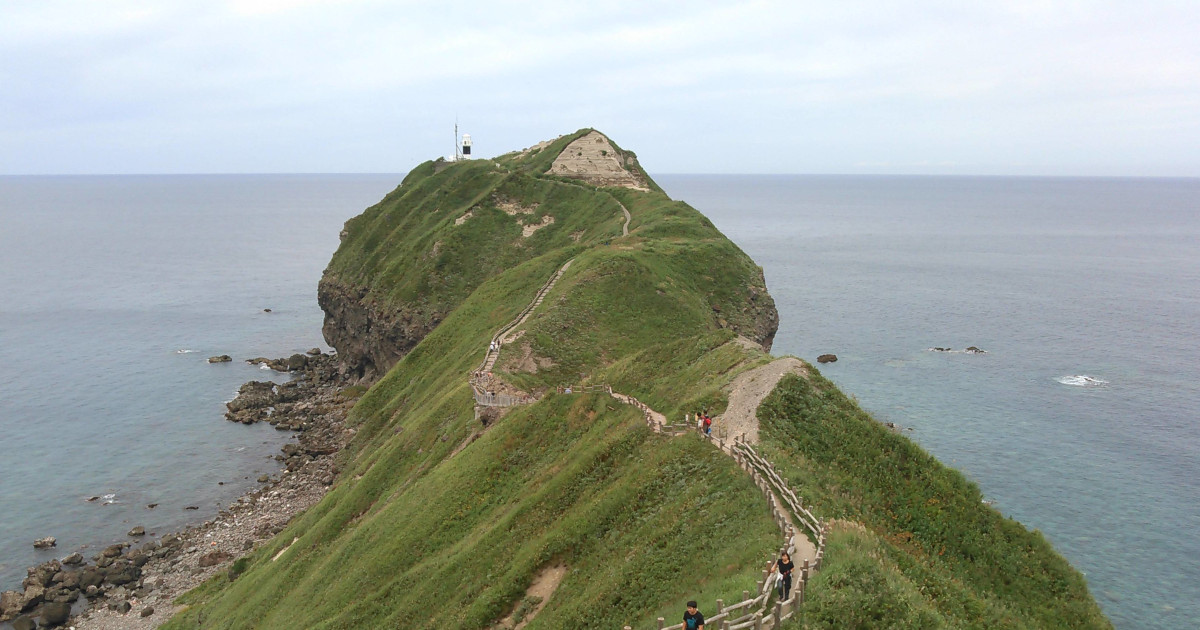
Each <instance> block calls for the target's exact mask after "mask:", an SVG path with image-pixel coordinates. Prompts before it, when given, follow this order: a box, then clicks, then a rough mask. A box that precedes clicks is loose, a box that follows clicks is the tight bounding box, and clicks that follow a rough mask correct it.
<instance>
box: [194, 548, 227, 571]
mask: <svg viewBox="0 0 1200 630" xmlns="http://www.w3.org/2000/svg"><path fill="white" fill-rule="evenodd" d="M232 559H233V555H232V554H229V553H226V552H224V551H212V552H209V553H206V554H204V555H203V556H200V560H199V561H197V562H196V564H197V565H198V566H200V567H215V566H217V565H218V564H221V563H222V562H226V561H228V560H232Z"/></svg>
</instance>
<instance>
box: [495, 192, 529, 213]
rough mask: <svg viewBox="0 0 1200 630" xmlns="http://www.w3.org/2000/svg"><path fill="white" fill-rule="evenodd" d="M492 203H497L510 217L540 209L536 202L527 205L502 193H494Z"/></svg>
mask: <svg viewBox="0 0 1200 630" xmlns="http://www.w3.org/2000/svg"><path fill="white" fill-rule="evenodd" d="M492 203H494V204H496V207H497V208H499V209H500V211H501V212H503V213H504V214H507V215H508V216H510V217H515V216H517V215H518V214H533V211H534V210H537V209H538V204H536V203H532V204H529V205H527V206H526V205H523V204H521V203H520V202H518V201H515V200H513V199H509V198H508V197H504V196H501V195H493V196H492Z"/></svg>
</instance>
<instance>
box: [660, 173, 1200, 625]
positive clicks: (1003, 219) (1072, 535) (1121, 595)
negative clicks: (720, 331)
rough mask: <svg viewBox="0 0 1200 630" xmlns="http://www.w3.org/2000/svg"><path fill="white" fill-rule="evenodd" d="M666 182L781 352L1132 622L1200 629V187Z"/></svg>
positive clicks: (745, 179) (925, 180) (1045, 182)
mask: <svg viewBox="0 0 1200 630" xmlns="http://www.w3.org/2000/svg"><path fill="white" fill-rule="evenodd" d="M656 179H657V180H658V181H659V183H660V184H662V185H663V187H664V188H666V189H667V191H668V192H669V193H670V194H671V196H672V197H674V198H676V199H684V200H686V201H688V202H689V203H691V204H692V205H693V206H695V207H696V208H697V209H699V210H701V211H702V212H704V213H705V214H706V215H708V216H709V217H710V218H711V219H712V220H713V222H714V223H715V224H716V225H717V227H718V228H720V229H721V230H722V231H723V232H724V233H725V234H726V235H728V236H729V237H730V238H732V239H733V240H734V241H735V242H737V243H738V244H739V245H740V246H741V247H742V248H743V249H744V250H745V251H746V252H747V253H748V254H750V255H751V256H752V257H753V258H754V259H755V260H756V261H758V263H759V264H761V265H762V266H763V268H764V271H765V274H766V278H767V286H768V288H769V289H770V291H771V294H772V295H773V296H774V298H775V300H776V304H777V306H778V308H779V312H780V320H781V321H780V330H779V334H778V337H777V338H776V341H775V348H774V350H775V353H776V354H789V353H790V354H796V355H798V356H800V357H803V358H806V359H808V360H809V361H814V360H815V358H816V357H817V355H819V354H823V353H826V352H832V353H835V354H837V355H838V357H839V360H838V362H837V363H834V364H827V365H823V366H821V368H820V369H821V372H822V373H823V374H825V375H826V376H828V377H829V378H831V379H832V380H833V381H835V382H836V383H838V385H839V386H841V387H842V388H843V389H844V390H845V391H847V392H848V393H850V394H853V395H854V396H856V397H857V398H858V400H859V401H860V403H861V404H862V405H863V406H864V407H865V408H866V409H867V410H869V411H871V412H872V413H873V414H874V415H875V416H876V417H877V418H879V419H881V420H885V421H891V422H895V423H898V424H900V425H903V426H907V427H912V428H913V432H912V433H911V434H910V435H911V436H912V437H913V438H914V439H915V440H917V441H918V442H919V443H920V444H922V445H923V446H924V447H925V448H927V449H928V450H930V451H931V452H932V453H934V454H935V455H936V456H937V457H938V458H939V459H941V460H942V461H943V462H945V463H947V464H950V465H952V466H955V467H956V468H959V469H960V470H962V471H963V472H965V473H966V474H967V476H968V477H970V478H971V479H973V480H975V481H976V482H977V483H979V485H980V487H981V488H982V490H983V492H984V494H985V495H986V496H987V497H989V498H990V499H994V500H995V501H996V506H997V507H998V508H999V509H1001V510H1002V511H1003V512H1004V513H1005V514H1006V515H1008V516H1011V517H1013V518H1015V519H1017V520H1020V521H1021V522H1023V523H1024V524H1025V525H1026V526H1028V527H1030V528H1036V529H1040V530H1041V531H1042V532H1044V533H1045V534H1046V535H1047V537H1048V538H1049V539H1050V540H1051V541H1052V542H1053V543H1054V545H1055V547H1056V548H1057V549H1058V550H1059V551H1060V552H1061V553H1063V554H1064V555H1065V556H1066V557H1067V558H1068V559H1069V560H1070V561H1071V562H1072V564H1073V565H1074V566H1076V567H1077V568H1079V569H1080V570H1081V571H1083V572H1084V573H1085V574H1086V576H1087V579H1088V582H1089V584H1090V587H1091V589H1092V592H1093V594H1094V595H1095V597H1096V599H1097V600H1098V601H1099V602H1100V604H1101V606H1102V607H1103V609H1104V611H1105V613H1106V614H1107V615H1109V617H1110V618H1111V619H1112V620H1113V622H1114V624H1116V626H1117V627H1118V628H1197V627H1200V564H1198V563H1197V562H1196V558H1198V557H1200V536H1197V535H1196V532H1197V530H1200V507H1198V506H1200V457H1198V456H1200V421H1198V419H1197V412H1198V411H1200V180H1195V179H1190V180H1180V179H1175V180H1170V179H1149V180H1146V179H1065V178H1038V179H1021V178H938V177H750V176H736V177H734V176H727V177H726V176H722V177H713V176H661V177H658V178H656ZM938 346H940V347H953V348H956V349H959V350H962V349H964V348H966V347H968V346H978V347H980V348H983V349H985V350H986V351H987V354H983V355H972V354H964V353H938V352H930V351H929V350H928V349H929V348H931V347H938ZM1083 377H1088V378H1083Z"/></svg>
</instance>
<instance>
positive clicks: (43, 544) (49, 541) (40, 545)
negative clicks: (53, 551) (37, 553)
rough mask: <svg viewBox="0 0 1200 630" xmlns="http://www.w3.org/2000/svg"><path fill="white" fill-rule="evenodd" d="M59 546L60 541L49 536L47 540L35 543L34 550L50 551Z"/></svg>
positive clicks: (43, 539)
mask: <svg viewBox="0 0 1200 630" xmlns="http://www.w3.org/2000/svg"><path fill="white" fill-rule="evenodd" d="M57 544H58V541H57V540H55V538H54V537H53V536H47V537H45V538H39V539H37V540H35V541H33V548H34V549H49V548H51V547H53V546H55V545H57Z"/></svg>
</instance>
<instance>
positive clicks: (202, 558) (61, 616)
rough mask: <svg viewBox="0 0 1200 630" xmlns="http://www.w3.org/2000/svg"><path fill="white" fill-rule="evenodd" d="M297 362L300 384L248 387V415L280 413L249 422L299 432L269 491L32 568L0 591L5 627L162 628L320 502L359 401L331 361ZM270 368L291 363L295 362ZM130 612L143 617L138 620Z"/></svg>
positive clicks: (317, 357)
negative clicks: (165, 529)
mask: <svg viewBox="0 0 1200 630" xmlns="http://www.w3.org/2000/svg"><path fill="white" fill-rule="evenodd" d="M293 356H295V355H293ZM299 356H301V357H304V359H305V366H304V368H303V371H302V372H301V373H300V374H298V375H297V378H296V379H295V380H293V381H290V382H288V383H285V384H283V385H275V384H274V383H267V384H265V386H264V385H263V384H254V382H251V383H247V385H244V386H243V389H246V388H247V386H250V387H249V391H254V392H258V393H259V394H262V395H261V396H259V397H258V398H253V397H251V398H250V399H248V400H247V401H245V402H243V403H241V404H242V405H244V407H243V408H242V411H252V412H263V411H264V409H263V408H261V407H259V406H257V405H261V404H265V403H270V406H273V407H274V410H273V411H272V412H270V413H265V414H263V416H264V417H262V418H258V417H257V416H255V419H254V420H251V422H250V423H252V422H255V421H258V420H259V419H262V420H267V421H270V422H271V423H272V424H275V425H276V428H279V429H287V430H295V431H297V441H296V442H295V443H289V444H287V445H285V447H284V449H282V453H281V454H280V455H278V456H277V459H278V460H280V462H281V463H282V464H283V466H284V468H285V469H284V470H283V471H282V472H281V473H280V474H278V475H271V476H265V477H266V479H267V483H265V484H264V485H262V486H260V487H259V488H257V489H255V490H253V491H250V492H248V493H246V494H244V495H242V496H241V497H239V498H238V499H237V500H236V501H234V502H233V503H232V504H230V506H229V507H228V508H226V509H224V510H222V511H221V512H220V513H219V514H217V515H216V516H215V517H213V518H211V519H209V520H207V521H205V522H203V523H200V524H198V525H194V526H190V527H188V528H186V529H184V530H182V531H180V532H178V533H174V534H168V535H165V536H163V537H162V538H161V539H159V540H148V541H146V542H145V543H143V544H140V545H134V544H131V543H129V542H121V543H116V544H111V545H109V546H107V547H104V548H103V549H102V550H101V551H100V552H98V553H97V554H96V555H95V556H94V558H93V559H92V560H91V561H87V560H85V558H84V556H83V554H82V553H80V552H78V551H76V552H73V553H71V554H70V555H67V556H66V557H64V558H63V559H62V560H50V561H48V562H44V563H42V564H39V565H37V566H34V567H31V568H29V570H28V577H26V579H25V580H24V581H23V582H22V583H21V588H20V590H10V591H4V592H2V593H0V623H3V622H10V621H11V622H13V624H14V628H17V627H29V628H36V627H54V626H57V625H60V624H64V623H67V622H68V621H69V622H70V623H71V624H72V625H73V626H74V627H75V628H76V630H113V629H122V630H124V629H133V630H149V629H151V628H156V627H158V626H159V625H161V624H163V623H165V622H166V620H167V619H169V618H170V617H171V615H172V614H173V613H174V612H175V611H176V610H177V607H176V605H175V604H174V600H175V598H176V597H178V596H179V595H180V594H182V593H183V592H185V591H187V590H190V589H192V588H194V587H196V586H198V585H199V584H200V583H202V582H203V581H205V580H207V579H208V578H210V577H212V576H213V575H214V574H216V573H218V572H221V571H227V570H228V567H229V565H230V563H231V562H232V561H233V560H235V559H236V558H239V557H242V556H244V555H246V554H247V553H249V552H251V551H252V550H253V549H254V548H256V547H257V546H258V545H260V544H262V543H263V542H265V541H266V540H269V539H270V538H271V537H273V536H274V535H275V534H278V533H279V532H281V531H283V529H284V528H285V527H286V526H287V524H288V522H290V521H291V519H292V518H293V517H294V516H296V515H297V514H299V513H300V512H302V511H304V510H306V509H308V508H309V507H311V506H313V505H315V504H316V503H317V502H318V501H320V500H321V498H322V497H323V496H324V495H325V493H326V492H327V491H328V490H329V486H330V485H331V484H333V482H334V481H335V480H336V477H337V474H338V469H337V466H336V464H335V462H334V455H335V454H336V453H337V452H338V451H340V450H341V449H342V448H343V447H344V446H345V445H346V444H347V443H348V442H349V440H350V438H351V437H353V434H354V431H353V429H348V428H345V426H344V420H345V417H346V414H347V412H348V411H349V409H350V407H351V406H353V402H354V399H353V398H348V397H345V396H342V395H341V394H340V392H341V389H342V386H343V385H345V384H346V383H344V382H343V381H342V380H341V379H340V378H339V377H338V376H337V367H336V359H335V358H334V357H333V355H312V356H307V357H305V356H304V355H299ZM289 359H290V357H289ZM273 361H275V362H280V364H281V365H286V362H287V361H288V359H276V360H273ZM266 392H269V395H268V394H266ZM239 398H240V396H239ZM235 400H237V399H235ZM230 415H235V414H234V412H233V411H231V412H230V413H228V414H226V417H230ZM230 419H231V420H232V419H234V418H230ZM238 421H242V420H240V419H239V420H238ZM247 424H249V423H247ZM138 532H140V533H138ZM128 535H129V536H145V535H146V531H145V528H143V527H140V526H139V527H134V528H133V529H131V530H130V531H129V534H128ZM152 535H153V534H151V536H152ZM56 542H57V541H55V543H56ZM80 600H84V601H85V602H86V607H85V610H84V611H83V612H82V613H80V614H79V615H77V616H76V617H75V618H74V619H71V618H70V611H71V609H72V604H74V603H76V602H79V601H80ZM130 611H140V612H139V613H138V614H137V615H131V614H129V612H130ZM24 620H27V621H28V624H34V625H28V624H26V623H25V621H24ZM35 620H38V621H35ZM38 622H40V624H41V625H40V626H39V625H36V624H37V623H38ZM18 623H20V624H21V625H20V626H18V625H17V624H18Z"/></svg>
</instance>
